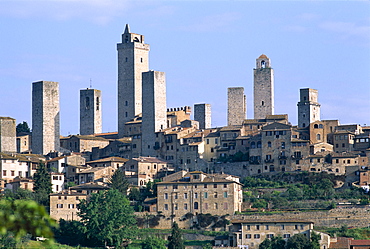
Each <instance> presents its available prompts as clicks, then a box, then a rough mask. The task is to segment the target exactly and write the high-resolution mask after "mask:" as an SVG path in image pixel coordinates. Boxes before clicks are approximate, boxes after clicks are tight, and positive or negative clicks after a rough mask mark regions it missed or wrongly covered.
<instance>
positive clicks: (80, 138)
mask: <svg viewBox="0 0 370 249" xmlns="http://www.w3.org/2000/svg"><path fill="white" fill-rule="evenodd" d="M107 145H109V140H108V139H105V138H103V137H97V136H91V135H70V136H68V137H62V138H61V139H60V147H63V148H64V149H67V150H69V151H72V152H92V148H93V147H99V148H104V147H106V146H107Z"/></svg>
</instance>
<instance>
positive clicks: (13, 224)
mask: <svg viewBox="0 0 370 249" xmlns="http://www.w3.org/2000/svg"><path fill="white" fill-rule="evenodd" d="M55 226H56V223H55V221H54V220H53V219H51V218H50V217H49V214H48V213H47V212H46V210H45V207H43V206H41V205H39V204H37V203H36V202H35V201H31V200H14V201H11V200H6V199H2V200H0V235H2V236H4V235H7V234H9V233H12V234H13V235H14V238H15V240H16V241H19V240H20V238H22V237H23V236H25V235H26V234H27V233H29V234H32V235H33V236H35V237H46V238H50V239H52V238H53V232H52V227H55Z"/></svg>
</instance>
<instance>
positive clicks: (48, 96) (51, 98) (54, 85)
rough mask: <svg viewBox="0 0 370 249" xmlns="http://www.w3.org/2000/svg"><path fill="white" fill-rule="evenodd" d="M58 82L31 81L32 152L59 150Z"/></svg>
mask: <svg viewBox="0 0 370 249" xmlns="http://www.w3.org/2000/svg"><path fill="white" fill-rule="evenodd" d="M59 122H60V121H59V83H58V82H52V81H38V82H34V83H32V153H34V154H42V155H45V154H47V153H49V152H50V151H57V150H59V146H60V141H59V136H60V124H59Z"/></svg>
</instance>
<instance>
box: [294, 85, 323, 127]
mask: <svg viewBox="0 0 370 249" xmlns="http://www.w3.org/2000/svg"><path fill="white" fill-rule="evenodd" d="M318 96H319V91H317V90H316V89H311V88H304V89H300V101H299V102H298V104H297V106H298V127H300V128H305V127H307V126H308V125H310V124H311V123H313V122H315V121H319V120H320V104H319V102H318Z"/></svg>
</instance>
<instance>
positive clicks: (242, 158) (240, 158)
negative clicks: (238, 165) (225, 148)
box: [217, 151, 249, 163]
mask: <svg viewBox="0 0 370 249" xmlns="http://www.w3.org/2000/svg"><path fill="white" fill-rule="evenodd" d="M248 160H249V153H248V152H246V153H243V152H241V151H238V152H237V153H235V154H234V155H228V156H220V157H219V158H218V159H217V161H219V162H224V163H226V162H246V161H248Z"/></svg>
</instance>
